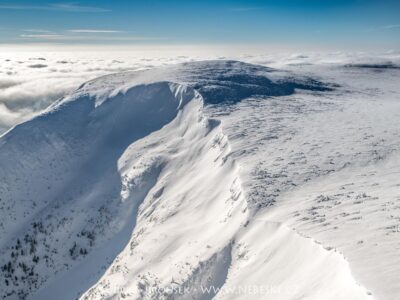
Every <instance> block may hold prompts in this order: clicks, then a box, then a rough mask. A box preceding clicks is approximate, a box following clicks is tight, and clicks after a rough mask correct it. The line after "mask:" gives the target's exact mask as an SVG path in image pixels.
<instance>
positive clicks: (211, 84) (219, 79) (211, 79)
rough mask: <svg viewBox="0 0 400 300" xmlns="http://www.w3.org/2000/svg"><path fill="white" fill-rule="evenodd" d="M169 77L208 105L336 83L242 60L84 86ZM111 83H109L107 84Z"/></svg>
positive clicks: (193, 64)
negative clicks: (193, 91)
mask: <svg viewBox="0 0 400 300" xmlns="http://www.w3.org/2000/svg"><path fill="white" fill-rule="evenodd" d="M160 80H167V81H171V82H178V83H181V84H184V85H187V86H190V87H192V88H194V89H195V90H197V91H198V92H199V93H200V94H201V95H202V97H203V99H204V102H205V103H206V104H218V103H235V102H239V101H241V100H243V99H246V98H250V97H273V96H287V95H292V94H294V93H295V91H296V89H301V90H309V91H319V92H324V91H325V92H326V91H331V90H332V89H333V88H335V85H332V84H328V83H323V82H320V81H318V80H315V79H313V78H309V77H306V76H303V77H299V76H297V77H295V76H294V75H293V74H292V73H290V72H283V71H278V70H275V69H271V68H268V67H263V66H257V65H253V64H248V63H243V62H239V61H224V60H216V61H205V62H191V63H183V64H177V65H171V66H165V67H162V68H157V69H150V70H146V71H143V72H141V73H140V76H138V75H137V73H129V72H128V73H121V74H115V75H109V76H105V77H103V78H102V79H100V80H96V81H94V82H89V83H87V84H86V85H85V86H83V87H82V88H83V89H85V88H87V89H90V90H103V89H104V88H106V86H109V84H110V83H111V86H113V85H112V83H113V82H116V84H118V85H119V84H120V83H121V82H123V83H124V85H127V86H129V85H132V84H137V83H138V82H146V83H150V82H156V81H160ZM104 82H107V84H104Z"/></svg>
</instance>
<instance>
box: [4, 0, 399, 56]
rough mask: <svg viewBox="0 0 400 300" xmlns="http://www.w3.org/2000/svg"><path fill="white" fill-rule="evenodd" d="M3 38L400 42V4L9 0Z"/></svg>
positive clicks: (392, 0) (381, 0)
mask: <svg viewBox="0 0 400 300" xmlns="http://www.w3.org/2000/svg"><path fill="white" fill-rule="evenodd" d="M0 43H3V44H4V43H6V44H21V43H22V44H23V43H57V44H60V43H61V44H227V43H229V44H269V43H270V44H289V45H296V44H303V45H304V44H309V45H328V46H329V45H331V46H349V47H352V46H354V47H358V46H359V47H362V46H365V47H370V46H377V45H380V46H382V47H388V48H393V47H395V48H396V47H399V46H400V1H397V0H265V1H255V0H254V1H251V0H248V1H227V0H222V1H216V0H214V1H208V0H202V1H190V0H186V1H183V0H170V1H168V0H141V1H136V0H118V1H115V0H114V1H111V0H110V1H105V0H97V1H84V0H82V1H79V2H62V1H55V2H54V1H40V0H36V1H18V0H17V1H16V0H14V1H4V0H0Z"/></svg>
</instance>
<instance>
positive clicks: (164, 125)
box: [0, 61, 369, 299]
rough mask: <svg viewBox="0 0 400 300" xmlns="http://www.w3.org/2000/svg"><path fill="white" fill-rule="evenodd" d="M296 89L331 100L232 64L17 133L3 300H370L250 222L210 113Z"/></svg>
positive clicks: (175, 73) (85, 90)
mask: <svg viewBox="0 0 400 300" xmlns="http://www.w3.org/2000/svg"><path fill="white" fill-rule="evenodd" d="M296 89H306V90H310V91H318V92H322V91H327V90H330V89H331V87H329V86H327V85H324V84H322V83H320V82H318V81H315V80H312V79H309V78H303V79H293V77H290V76H288V75H287V74H282V73H279V72H277V71H275V70H272V69H268V68H264V67H258V66H254V65H249V64H244V63H240V62H234V61H227V62H223V61H222V62H201V63H191V64H182V65H177V66H172V67H165V68H160V69H156V70H149V71H143V72H137V73H122V74H115V75H110V76H105V77H102V78H99V79H96V80H94V81H91V82H88V83H86V84H84V85H82V86H81V88H80V89H78V90H77V91H76V92H75V93H73V94H71V95H70V96H67V97H65V98H63V99H61V100H60V101H58V102H57V103H55V104H54V105H52V106H51V107H50V108H49V109H48V110H47V111H46V112H45V113H43V114H42V115H40V116H39V117H36V118H34V119H33V120H31V121H29V122H26V123H23V124H21V125H18V126H16V127H15V128H13V129H12V130H10V131H9V132H8V133H6V134H5V135H3V136H2V137H1V139H0V179H1V180H0V212H1V221H0V237H1V238H0V260H1V266H2V267H1V271H0V274H1V275H0V277H1V280H0V291H1V293H2V294H1V296H2V297H3V298H5V299H18V298H27V299H55V298H57V299H74V298H76V297H81V298H82V299H117V298H119V297H121V298H125V297H127V298H128V299H160V298H161V297H165V298H171V299H212V298H215V299H259V298H260V297H273V298H274V299H293V298H307V299H366V298H368V297H369V296H368V294H367V292H366V291H365V289H364V288H363V287H361V286H359V285H358V284H357V283H356V281H355V280H354V279H353V278H352V275H351V273H350V269H349V267H348V264H347V262H346V261H345V260H344V259H343V257H342V256H341V255H340V254H339V253H337V252H334V251H328V250H326V249H324V248H323V247H322V246H320V245H318V244H317V243H315V242H314V241H313V240H311V239H306V238H303V237H301V236H299V235H298V234H297V233H296V232H295V231H292V230H290V229H288V228H286V227H285V225H283V224H280V223H276V222H271V221H270V220H269V219H268V218H265V217H263V214H261V213H258V212H257V211H254V210H253V209H251V207H250V206H249V203H248V201H247V198H246V191H245V189H244V188H243V186H242V182H241V178H240V172H239V170H240V168H241V166H240V165H239V164H238V163H237V161H235V159H234V158H233V155H232V149H231V146H230V142H229V139H228V137H227V135H226V134H225V133H224V131H223V127H222V124H221V121H220V120H217V119H213V118H209V117H208V116H207V115H206V114H205V113H204V105H207V104H221V103H226V102H237V101H240V100H242V99H245V98H247V97H250V96H253V97H260V96H281V95H290V94H292V93H294V92H295V90H296ZM250 288H252V289H257V291H254V290H251V291H250V290H249V289H250ZM61 290H62V291H63V292H62V293H61V294H60V291H61ZM321 297H322V298H321Z"/></svg>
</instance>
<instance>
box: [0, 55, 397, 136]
mask: <svg viewBox="0 0 400 300" xmlns="http://www.w3.org/2000/svg"><path fill="white" fill-rule="evenodd" d="M390 55H393V54H390ZM395 55H397V56H398V54H395ZM359 57H364V58H365V57H366V56H365V54H360V53H358V54H354V53H353V54H348V53H338V52H336V53H325V54H323V55H322V54H317V53H312V54H310V53H308V54H302V53H297V54H280V55H249V54H243V55H237V56H234V57H232V56H231V57H224V56H220V55H219V56H218V55H212V54H204V55H201V56H199V55H193V56H190V55H186V56H182V55H174V54H168V55H164V56H155V55H152V56H148V55H147V56H146V55H145V54H143V55H138V54H132V53H124V54H121V53H120V54H119V53H117V52H112V53H89V52H86V53H78V52H43V53H40V52H29V53H28V52H26V53H25V52H24V53H12V52H6V53H0V135H1V134H2V133H4V132H5V131H7V130H8V129H9V128H11V127H12V126H14V125H16V124H18V123H21V122H23V121H26V120H28V119H30V118H32V117H33V116H35V115H37V114H38V113H40V112H41V111H43V110H44V109H45V108H46V107H48V106H49V105H50V104H51V103H53V102H54V101H55V100H57V99H58V98H60V97H62V96H64V95H65V94H67V93H69V92H71V91H73V90H74V89H76V88H78V87H79V86H80V85H81V84H82V83H84V82H85V81H88V80H90V79H93V78H96V77H99V76H102V75H105V74H110V73H117V72H123V71H129V70H139V69H145V68H151V67H154V66H159V65H163V64H171V63H178V62H184V61H190V60H199V59H223V58H229V59H240V60H243V61H247V62H252V63H259V64H264V65H268V66H272V67H284V66H290V65H295V64H301V63H307V64H311V63H318V62H323V63H330V62H348V61H351V60H354V59H355V58H357V59H359Z"/></svg>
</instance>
